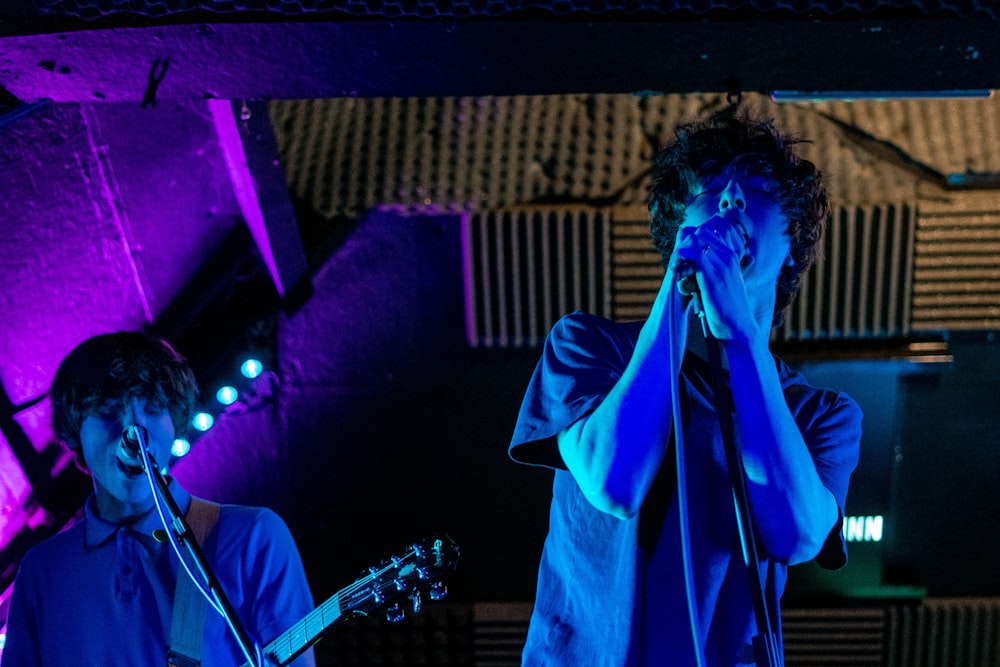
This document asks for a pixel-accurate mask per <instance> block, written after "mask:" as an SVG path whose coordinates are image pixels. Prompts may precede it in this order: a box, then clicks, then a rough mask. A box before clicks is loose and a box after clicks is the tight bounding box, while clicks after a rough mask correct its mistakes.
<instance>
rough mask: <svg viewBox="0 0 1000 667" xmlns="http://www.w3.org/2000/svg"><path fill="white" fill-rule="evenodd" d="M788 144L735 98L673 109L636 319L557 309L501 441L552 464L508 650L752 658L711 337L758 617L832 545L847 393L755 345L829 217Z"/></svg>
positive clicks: (850, 447)
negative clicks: (797, 566) (533, 584)
mask: <svg viewBox="0 0 1000 667" xmlns="http://www.w3.org/2000/svg"><path fill="white" fill-rule="evenodd" d="M795 143H796V141H795V140H794V139H792V138H790V137H788V136H786V135H783V134H781V133H780V132H778V131H777V130H776V129H775V128H774V127H773V125H772V124H771V123H770V122H768V121H763V120H758V119H756V118H754V117H752V115H751V114H750V113H749V112H748V111H747V110H746V109H745V108H744V107H742V106H734V107H730V108H728V109H727V110H725V111H722V112H719V113H717V114H715V115H714V116H712V117H710V118H709V119H708V120H706V121H702V122H697V123H692V124H687V125H682V126H679V127H678V129H677V136H676V139H675V140H674V141H673V142H672V143H671V144H670V145H669V146H667V147H666V149H664V150H663V151H662V152H661V153H660V154H658V155H657V156H656V158H655V162H654V174H653V175H654V184H653V189H652V192H651V196H650V217H651V229H652V233H653V242H654V244H655V245H656V247H657V248H658V249H659V250H660V252H661V253H662V256H663V260H664V264H665V266H666V275H665V277H664V279H663V282H662V284H661V286H660V289H659V292H658V294H657V297H656V300H655V302H654V304H653V306H652V309H651V311H650V314H649V317H648V318H647V319H646V320H645V322H634V323H616V322H610V321H608V320H605V319H602V318H598V317H596V316H592V315H588V314H584V313H573V314H571V315H567V316H565V317H563V318H562V319H561V320H560V321H559V322H558V323H557V324H556V325H555V326H554V327H553V329H552V331H551V332H550V334H549V336H548V338H547V340H546V343H545V347H544V350H543V353H542V358H541V360H540V362H539V364H538V367H537V368H536V370H535V373H534V375H533V377H532V379H531V383H530V385H529V387H528V390H527V392H526V395H525V398H524V401H523V403H522V406H521V412H520V414H519V416H518V422H517V425H516V427H515V431H514V435H513V438H512V442H511V446H510V454H511V456H512V458H513V459H514V460H516V461H518V462H521V463H528V464H534V465H543V466H548V467H552V468H554V469H555V478H554V482H553V500H552V506H551V511H550V525H549V535H548V537H547V538H546V541H545V546H544V550H543V553H542V560H541V564H540V567H539V574H538V590H537V596H536V600H535V608H534V612H533V614H532V618H531V625H530V627H529V631H528V639H527V644H526V646H525V648H524V655H523V664H524V665H565V666H567V667H569V666H576V665H609V666H612V665H613V666H615V667H620V666H621V665H628V666H633V665H671V666H678V665H681V666H683V665H696V664H707V665H712V666H713V667H714V666H720V665H725V666H732V665H739V664H751V663H753V662H754V660H755V659H756V658H757V657H759V656H760V653H759V651H756V652H755V650H754V648H753V647H754V645H755V644H754V639H755V638H758V639H759V637H760V635H761V634H763V630H762V629H761V628H758V627H757V622H756V619H755V614H754V608H753V607H754V605H753V596H752V594H751V578H750V576H749V571H748V568H747V565H746V563H745V560H744V556H743V553H742V549H741V544H740V539H739V535H740V531H739V528H738V524H737V518H736V512H735V510H734V500H733V499H734V491H733V485H732V483H731V479H730V475H729V471H728V465H727V462H726V454H725V445H724V441H723V440H724V439H723V435H722V429H721V428H720V421H719V417H718V412H717V409H716V403H715V399H716V396H715V395H714V394H715V393H716V392H715V387H716V386H717V384H716V383H713V374H712V372H711V368H710V366H711V364H710V363H708V362H707V361H706V360H710V358H711V355H710V351H711V350H712V349H717V350H718V351H719V358H720V363H721V365H722V367H723V375H724V377H725V379H726V384H727V385H728V393H731V401H732V406H733V421H734V430H735V440H736V442H737V443H738V449H739V451H740V452H741V453H742V462H743V467H744V469H745V475H744V478H745V483H746V490H747V495H748V499H749V503H748V505H749V508H750V513H751V516H752V524H753V527H754V529H755V532H756V537H757V540H756V542H757V545H758V549H759V555H760V575H761V576H760V578H761V582H762V585H761V589H762V591H761V592H762V597H763V598H765V599H766V603H765V604H766V607H767V608H768V609H769V610H770V614H771V619H772V621H773V622H774V623H777V622H778V617H779V614H778V601H779V599H780V596H781V593H782V590H783V588H784V583H785V578H786V572H787V567H788V565H790V564H794V563H799V562H803V561H807V560H810V559H816V560H817V562H818V563H820V564H821V565H822V566H824V567H828V568H837V567H840V566H841V565H843V563H844V562H846V549H845V543H844V538H843V534H842V530H841V526H842V522H843V507H844V500H845V498H846V494H847V485H848V480H849V478H850V474H851V472H852V471H853V469H854V467H855V466H856V464H857V459H858V449H859V443H860V437H861V411H860V409H859V407H858V406H857V404H856V403H855V402H854V401H853V400H851V399H850V398H849V397H847V396H845V395H843V394H840V393H837V392H835V391H830V390H824V389H818V388H814V387H811V386H809V385H808V384H806V382H805V380H804V379H803V378H802V376H801V375H800V374H798V373H797V372H795V371H793V370H792V369H790V368H789V367H788V366H786V365H785V364H784V363H783V362H781V361H780V360H779V359H777V358H776V357H774V356H773V355H772V354H771V352H770V349H769V336H770V332H771V329H772V327H773V326H774V325H775V324H776V323H778V322H780V321H781V314H782V312H783V311H784V309H785V307H786V306H787V305H788V304H789V302H790V301H791V298H792V295H793V293H794V291H795V289H796V287H797V285H798V281H799V277H800V276H801V274H802V272H803V271H805V270H806V269H807V268H808V266H809V265H810V264H811V263H812V262H813V260H814V258H815V256H816V246H817V244H818V241H819V238H820V233H821V230H822V227H823V225H824V223H825V221H826V219H827V218H828V217H829V207H828V204H827V199H826V193H825V190H824V188H823V186H822V182H821V179H820V175H819V172H818V171H817V170H816V168H815V167H814V166H813V165H812V164H811V163H809V162H808V161H806V160H803V159H801V158H799V157H798V156H796V154H795V153H794V151H793V147H794V145H795ZM713 345H716V346H717V347H715V348H713ZM722 391H723V392H726V391H727V390H726V388H723V389H722ZM675 429H676V431H677V434H676V435H675V434H674V430H675ZM678 453H680V454H681V456H680V457H678V456H677V455H678ZM678 463H679V465H680V467H679V466H678ZM770 629H771V631H772V632H774V633H775V635H776V636H777V637H778V639H777V643H778V644H779V647H780V632H776V630H777V628H774V627H772V628H770ZM760 645H761V642H760V641H758V642H757V646H758V647H759V646H760ZM779 654H780V648H779ZM779 657H780V655H779Z"/></svg>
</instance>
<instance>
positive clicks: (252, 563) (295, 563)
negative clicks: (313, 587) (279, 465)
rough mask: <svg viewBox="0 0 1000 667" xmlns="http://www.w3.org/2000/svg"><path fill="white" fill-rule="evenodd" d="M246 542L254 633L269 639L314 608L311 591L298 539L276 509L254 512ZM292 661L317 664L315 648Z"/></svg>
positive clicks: (298, 666) (300, 664) (303, 666)
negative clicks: (293, 536) (297, 542)
mask: <svg viewBox="0 0 1000 667" xmlns="http://www.w3.org/2000/svg"><path fill="white" fill-rule="evenodd" d="M247 544H248V550H247V558H248V563H247V567H248V575H249V576H248V579H249V581H251V582H254V583H253V585H252V586H250V587H249V588H248V592H250V591H253V593H254V596H253V598H252V600H250V604H251V605H252V607H251V610H252V611H251V617H252V618H253V625H254V631H255V633H256V634H257V636H258V637H260V638H261V640H262V641H263V642H264V643H268V642H270V641H272V640H273V639H274V638H275V637H277V636H278V635H280V634H282V633H283V632H285V631H286V630H288V629H289V628H290V627H291V626H292V625H294V624H295V623H297V622H298V621H300V620H302V618H304V617H305V616H306V615H307V614H308V613H309V612H311V611H312V610H313V609H314V604H313V598H312V593H311V592H310V590H309V584H308V581H307V580H306V574H305V568H304V567H303V565H302V559H301V557H300V556H299V551H298V548H297V547H296V545H295V540H294V539H293V538H292V534H291V532H290V531H289V530H288V526H287V525H286V524H285V522H284V521H283V520H282V519H281V517H279V516H278V515H277V514H276V513H274V512H273V511H271V510H269V509H261V510H260V511H259V512H258V513H257V514H256V515H255V517H254V521H253V526H252V527H251V529H250V537H249V539H248V541H247ZM290 664H291V665H294V666H295V667H307V666H308V667H312V666H313V665H315V662H314V658H313V652H312V649H310V650H308V651H307V652H306V653H304V654H303V655H302V656H300V657H299V658H297V659H296V660H295V661H293V662H292V663H290Z"/></svg>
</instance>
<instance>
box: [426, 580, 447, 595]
mask: <svg viewBox="0 0 1000 667" xmlns="http://www.w3.org/2000/svg"><path fill="white" fill-rule="evenodd" d="M428 595H430V597H431V599H432V600H440V599H442V598H444V597H445V596H446V595H448V587H447V586H445V584H444V582H443V581H435V582H434V583H433V584H431V587H430V591H429V592H428Z"/></svg>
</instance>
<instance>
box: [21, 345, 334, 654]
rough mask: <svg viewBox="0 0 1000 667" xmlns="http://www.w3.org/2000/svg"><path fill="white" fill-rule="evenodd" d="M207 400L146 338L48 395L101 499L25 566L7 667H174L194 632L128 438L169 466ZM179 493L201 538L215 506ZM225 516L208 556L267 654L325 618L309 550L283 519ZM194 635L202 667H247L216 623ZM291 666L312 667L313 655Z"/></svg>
mask: <svg viewBox="0 0 1000 667" xmlns="http://www.w3.org/2000/svg"><path fill="white" fill-rule="evenodd" d="M196 393H197V386H196V384H195V379H194V375H193V374H192V372H191V369H190V368H189V366H188V364H187V362H186V361H185V360H184V359H183V358H182V357H181V356H180V355H179V354H178V353H177V352H176V351H174V349H173V348H171V347H170V345H168V344H167V343H166V342H165V341H163V340H161V339H159V338H155V337H152V336H148V335H146V334H143V333H139V332H120V333H113V334H106V335H102V336H95V337H93V338H89V339H87V340H85V341H83V342H82V343H80V345H78V346H77V347H76V348H75V349H74V350H73V351H72V352H70V354H69V355H68V356H67V357H66V358H65V359H63V361H62V363H61V364H60V365H59V368H58V370H57V371H56V374H55V378H54V379H53V381H52V387H51V391H50V398H51V402H52V423H53V428H54V431H55V434H56V437H58V438H59V439H60V440H61V441H62V442H63V443H65V444H66V445H67V446H68V447H69V448H70V449H71V450H73V451H74V452H75V453H76V454H77V456H78V457H79V460H80V461H81V463H82V464H83V465H85V466H86V468H87V469H88V470H89V472H90V474H91V476H92V477H93V482H94V493H93V494H92V495H91V496H90V498H89V499H88V500H87V503H86V507H85V516H84V518H83V519H82V520H80V521H78V522H77V523H76V524H74V525H73V526H72V527H71V528H70V529H69V530H66V531H64V532H62V533H60V534H58V535H56V536H54V537H52V538H49V539H48V540H45V541H44V542H42V543H40V544H38V545H37V546H35V547H34V548H33V549H31V550H30V551H29V552H28V554H27V555H26V556H25V557H24V558H23V559H22V561H21V565H20V569H19V571H18V574H17V578H16V580H15V582H14V592H13V594H12V597H11V605H10V612H9V617H8V626H7V644H6V647H5V648H4V651H3V665H4V666H7V665H11V666H20V665H72V664H79V665H121V666H123V667H124V666H126V665H127V666H137V665H164V664H167V651H168V644H170V637H171V636H176V634H175V633H176V632H179V631H180V630H181V629H187V626H185V624H184V623H181V622H179V621H173V620H172V618H173V613H174V600H175V598H174V595H175V589H176V585H177V580H178V576H179V575H178V571H179V569H178V560H177V557H176V555H175V554H174V552H173V550H172V549H171V547H170V545H169V544H164V543H161V542H159V541H157V540H156V539H154V537H153V531H154V530H159V529H161V528H163V526H162V523H161V521H160V517H159V514H158V513H157V512H156V510H155V508H154V506H153V502H154V501H153V495H152V494H153V491H152V489H151V486H150V484H149V482H148V480H147V479H146V476H145V473H144V472H143V468H142V467H141V466H142V464H141V461H140V459H139V455H140V453H139V444H138V442H137V441H136V440H132V439H131V438H129V437H127V435H126V431H127V430H131V429H132V427H135V426H141V427H143V428H144V429H145V432H146V434H147V437H146V438H145V439H146V440H147V442H148V451H149V453H150V455H152V457H153V459H155V460H156V461H157V462H158V464H159V465H161V466H162V465H164V464H165V463H166V462H168V461H169V459H170V447H171V445H172V443H173V441H174V439H175V436H177V435H183V434H184V433H186V430H187V425H188V423H189V422H190V420H191V415H192V410H193V407H194V404H195V398H196ZM168 479H169V478H168ZM169 489H170V494H171V495H172V496H173V497H174V499H175V500H176V502H177V504H178V506H179V507H180V509H181V511H183V512H185V513H186V514H187V521H188V523H190V524H191V525H192V529H193V530H196V527H195V520H194V519H193V518H192V511H191V510H190V508H191V507H193V506H199V507H201V508H205V507H209V506H212V505H213V504H211V503H206V502H205V501H201V500H199V499H192V497H191V496H190V495H189V494H187V493H186V492H185V491H184V489H182V488H181V487H180V486H179V485H178V483H177V481H176V480H173V479H169ZM214 507H215V508H216V509H217V510H218V514H217V518H216V519H215V520H214V522H209V523H208V529H209V530H210V532H208V533H207V538H206V539H205V540H203V541H202V542H201V547H202V551H203V552H204V554H205V557H206V560H207V561H208V563H209V567H211V569H212V570H213V571H214V572H215V574H216V576H217V577H218V579H219V582H220V585H221V588H222V589H223V591H224V592H225V594H226V596H227V597H228V598H229V600H230V602H231V603H232V605H233V607H234V608H235V611H236V612H237V615H238V616H239V617H240V620H241V622H242V624H243V626H244V627H245V629H246V631H247V633H248V634H249V635H251V639H253V640H254V641H256V642H259V643H260V644H261V645H263V644H265V643H266V642H267V641H269V640H271V639H273V638H274V637H276V636H277V635H279V634H281V633H282V632H284V631H285V630H287V629H288V628H289V627H290V626H292V625H293V624H294V623H295V622H296V621H298V620H299V619H300V618H302V617H303V616H305V615H306V614H307V613H309V612H310V611H312V609H313V601H312V595H311V593H310V591H309V586H308V583H307V582H306V577H305V572H304V569H303V567H302V561H301V559H300V557H299V553H298V549H297V548H296V546H295V543H294V541H293V539H292V536H291V534H290V533H289V531H288V528H287V527H286V526H285V523H284V522H283V521H282V520H281V519H280V518H279V517H278V515H276V514H275V513H274V512H272V511H270V510H268V509H263V508H255V507H244V506H239V505H221V506H220V505H215V506H214ZM180 576H182V577H183V576H186V573H185V572H184V571H183V570H181V571H180ZM195 595H199V594H198V593H195ZM185 608H186V607H185ZM188 622H189V623H190V621H188ZM193 627H194V631H193V633H194V634H195V636H196V637H200V638H201V639H200V644H201V646H200V660H201V665H203V666H204V667H213V666H214V667H223V666H225V667H234V666H236V665H242V664H244V663H245V662H246V660H245V659H244V656H243V653H242V652H241V650H240V648H239V645H238V643H237V642H236V640H235V639H234V638H233V636H232V633H231V632H230V630H229V627H228V626H227V625H226V623H225V621H224V619H223V618H222V616H221V615H220V614H218V613H216V611H215V610H214V609H212V608H207V609H205V613H204V620H203V621H202V622H200V623H199V622H196V623H193ZM196 643H197V642H196ZM185 655H187V656H188V657H196V656H193V655H191V652H190V651H189V652H187V653H185ZM293 664H295V665H296V666H298V667H304V666H311V665H314V664H315V661H314V658H313V654H312V651H311V649H310V650H309V651H308V652H306V653H304V654H303V655H302V656H301V657H300V658H299V659H297V660H296V661H295V662H294V663H293Z"/></svg>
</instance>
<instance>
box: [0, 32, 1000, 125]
mask: <svg viewBox="0 0 1000 667" xmlns="http://www.w3.org/2000/svg"><path fill="white" fill-rule="evenodd" d="M998 25H1000V24H998V23H997V21H995V20H991V19H982V20H979V19H935V20H919V19H915V20H910V19H894V20H840V21H807V20H789V21H759V22H740V21H729V22H717V23H712V22H666V21H647V22H628V21H617V22H584V21H573V22H559V21H490V20H482V21H478V20H477V21H417V20H400V21H390V20H386V21H359V22H268V23H232V22H231V23H218V24H210V23H204V24H198V25H153V26H150V27H143V28H138V27H137V28H117V29H99V30H81V31H75V32H65V33H52V34H37V35H16V36H9V37H3V38H0V86H3V87H4V88H5V89H6V90H7V91H9V92H10V94H12V95H14V96H15V97H16V98H18V99H20V100H22V101H26V102H31V101H36V100H41V99H49V100H53V101H56V102H92V101H99V100H114V101H134V102H135V103H136V104H142V105H144V106H149V105H151V104H155V103H156V102H157V101H164V100H177V99H185V100H189V99H205V98H219V99H308V98H332V97H354V96H356V97H450V96H481V95H539V94H576V93H649V92H663V93H686V92H731V91H735V90H739V91H754V92H770V91H773V90H792V91H823V92H834V93H835V92H837V91H887V92H897V91H898V92H914V93H919V92H924V91H942V90H949V91H950V90H983V89H992V88H1000V40H998V39H996V36H997V27H998Z"/></svg>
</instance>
